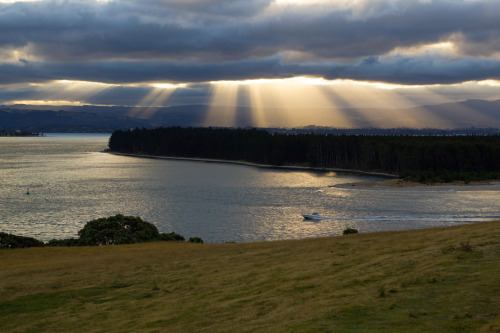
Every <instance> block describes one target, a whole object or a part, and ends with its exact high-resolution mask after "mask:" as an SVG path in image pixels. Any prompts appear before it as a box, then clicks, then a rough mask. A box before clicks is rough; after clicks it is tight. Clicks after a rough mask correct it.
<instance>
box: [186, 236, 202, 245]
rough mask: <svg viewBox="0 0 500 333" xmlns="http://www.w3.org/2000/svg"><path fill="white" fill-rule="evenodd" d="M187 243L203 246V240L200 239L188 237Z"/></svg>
mask: <svg viewBox="0 0 500 333" xmlns="http://www.w3.org/2000/svg"><path fill="white" fill-rule="evenodd" d="M188 242H190V243H200V244H203V239H201V238H200V237H189V240H188Z"/></svg>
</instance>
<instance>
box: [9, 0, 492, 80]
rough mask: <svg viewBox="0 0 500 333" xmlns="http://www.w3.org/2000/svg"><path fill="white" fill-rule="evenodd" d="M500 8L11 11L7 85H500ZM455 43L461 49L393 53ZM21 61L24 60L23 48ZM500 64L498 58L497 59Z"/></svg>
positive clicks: (246, 6) (176, 4)
mask: <svg viewBox="0 0 500 333" xmlns="http://www.w3.org/2000/svg"><path fill="white" fill-rule="evenodd" d="M499 17H500V2H494V1H447V0H435V1H402V0H400V1H397V0H392V1H391V0H370V1H364V2H363V1H358V2H355V3H354V4H353V5H350V6H344V7H342V6H338V5H332V4H330V5H327V4H317V5H315V6H293V5H289V6H281V7H278V6H276V5H275V4H273V3H272V1H270V0H255V1H247V0H219V1H215V0H142V1H138V0H137V1H132V0H122V1H110V2H96V1H41V2H29V3H21V2H18V3H13V4H10V5H7V4H3V5H0V32H1V33H0V50H2V52H1V53H0V54H7V53H8V52H11V51H12V52H14V50H15V51H16V52H17V53H16V54H18V57H19V61H18V63H17V64H14V63H12V61H11V62H7V63H4V64H2V65H0V83H12V82H25V81H26V82H41V81H44V80H56V79H71V80H87V81H101V82H110V83H134V82H145V81H177V82H203V81H213V80H241V79H251V78H261V77H266V78H272V77H289V76H295V75H317V76H324V77H326V78H332V79H333V78H350V79H359V80H377V81H386V82H397V83H408V84H422V83H450V82H462V81H466V80H481V79H491V78H498V75H499V68H500V63H499V61H498V59H500V57H499V54H500V20H499V19H498V18H499ZM443 41H453V42H454V43H455V45H456V54H455V55H453V56H450V57H448V58H447V57H445V56H442V55H432V54H401V55H397V54H395V55H394V54H389V55H388V53H389V52H391V51H393V52H394V50H395V49H397V48H400V49H401V48H408V47H412V46H415V47H417V46H421V45H426V44H433V43H437V42H443ZM13 54H14V53H13ZM495 57H496V58H495Z"/></svg>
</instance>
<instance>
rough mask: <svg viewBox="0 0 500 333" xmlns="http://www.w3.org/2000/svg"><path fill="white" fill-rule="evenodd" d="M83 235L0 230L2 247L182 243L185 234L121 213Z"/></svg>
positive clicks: (194, 240)
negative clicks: (44, 236) (44, 238)
mask: <svg viewBox="0 0 500 333" xmlns="http://www.w3.org/2000/svg"><path fill="white" fill-rule="evenodd" d="M78 235H79V236H80V237H79V238H67V239H52V240H50V241H49V242H48V243H47V244H44V243H43V242H41V241H39V240H37V239H35V238H31V237H22V236H15V235H11V234H7V233H4V232H0V249H15V248H24V247H34V246H45V245H47V246H100V245H118V244H137V243H144V242H154V241H167V242H181V241H185V239H184V237H183V236H182V235H179V234H177V233H175V232H171V233H159V232H158V228H157V227H156V226H155V225H154V224H152V223H149V222H146V221H143V220H142V219H141V218H140V217H135V216H123V215H121V214H118V215H115V216H110V217H105V218H99V219H96V220H92V221H90V222H87V224H85V226H84V227H83V229H81V230H80V231H79V232H78ZM189 242H191V243H203V240H202V239H201V238H200V237H192V238H190V239H189Z"/></svg>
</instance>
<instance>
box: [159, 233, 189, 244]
mask: <svg viewBox="0 0 500 333" xmlns="http://www.w3.org/2000/svg"><path fill="white" fill-rule="evenodd" d="M158 240H161V241H166V242H183V241H184V240H185V239H184V237H183V236H182V235H179V234H176V233H175V232H173V231H172V232H171V233H168V234H167V233H161V234H160V237H159V238H158Z"/></svg>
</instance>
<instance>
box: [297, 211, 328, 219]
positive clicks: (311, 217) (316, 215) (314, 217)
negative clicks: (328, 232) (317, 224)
mask: <svg viewBox="0 0 500 333" xmlns="http://www.w3.org/2000/svg"><path fill="white" fill-rule="evenodd" d="M302 216H303V217H304V219H306V220H323V219H324V217H323V216H321V215H319V213H317V212H314V213H312V214H302Z"/></svg>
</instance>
